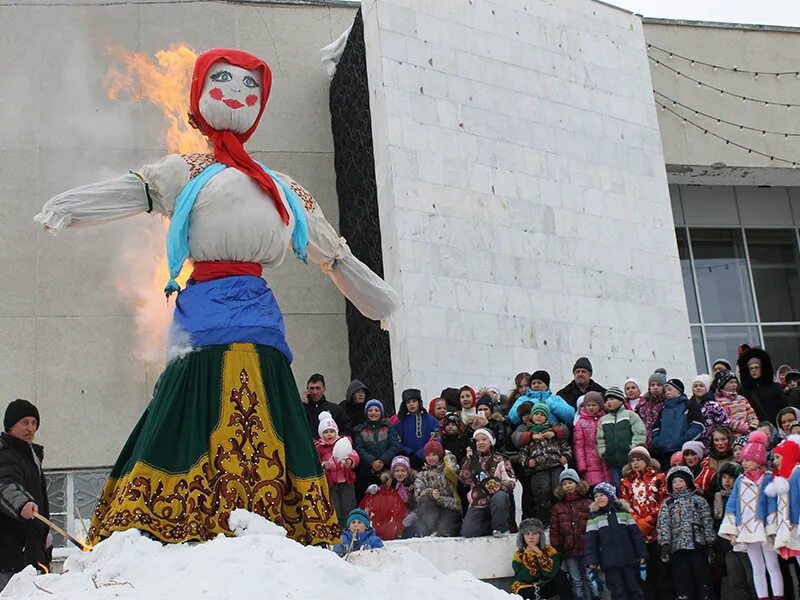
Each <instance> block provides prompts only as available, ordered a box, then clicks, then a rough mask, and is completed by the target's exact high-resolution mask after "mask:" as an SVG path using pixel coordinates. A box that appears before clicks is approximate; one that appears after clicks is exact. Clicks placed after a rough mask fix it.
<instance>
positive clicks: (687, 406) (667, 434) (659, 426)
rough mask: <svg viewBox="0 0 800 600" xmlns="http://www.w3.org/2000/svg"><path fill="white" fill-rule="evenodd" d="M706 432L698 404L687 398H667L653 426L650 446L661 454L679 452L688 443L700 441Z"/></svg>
mask: <svg viewBox="0 0 800 600" xmlns="http://www.w3.org/2000/svg"><path fill="white" fill-rule="evenodd" d="M704 431H705V422H704V421H703V413H702V411H701V410H700V406H699V405H698V404H697V402H692V401H690V400H689V399H688V398H687V397H686V396H678V397H677V398H667V399H666V400H664V408H663V409H662V410H661V416H660V417H659V418H658V421H656V423H655V425H654V426H653V431H652V433H651V436H650V446H651V447H652V448H654V449H656V450H659V451H661V452H677V451H678V450H680V449H681V448H682V447H683V444H685V443H686V442H690V441H692V440H699V439H700V438H701V437H702V435H703V432H704Z"/></svg>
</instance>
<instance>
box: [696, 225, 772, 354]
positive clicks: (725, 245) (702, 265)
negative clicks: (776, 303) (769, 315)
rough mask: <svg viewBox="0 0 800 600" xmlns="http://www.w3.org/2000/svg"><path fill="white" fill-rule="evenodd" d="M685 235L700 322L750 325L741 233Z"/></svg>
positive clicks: (719, 231) (713, 231) (752, 314)
mask: <svg viewBox="0 0 800 600" xmlns="http://www.w3.org/2000/svg"><path fill="white" fill-rule="evenodd" d="M689 233H690V236H691V240H692V252H693V253H694V268H695V273H696V274H697V285H698V287H699V288H700V304H701V306H702V309H703V321H704V322H706V323H743V322H754V321H755V320H756V315H755V308H754V307H753V296H752V293H751V289H750V278H749V275H748V272H747V260H746V257H745V251H744V242H743V241H742V231H741V230H740V229H697V228H694V229H690V230H689ZM707 335H708V333H707ZM709 343H710V340H709ZM712 354H714V353H713V352H712ZM726 356H727V355H726Z"/></svg>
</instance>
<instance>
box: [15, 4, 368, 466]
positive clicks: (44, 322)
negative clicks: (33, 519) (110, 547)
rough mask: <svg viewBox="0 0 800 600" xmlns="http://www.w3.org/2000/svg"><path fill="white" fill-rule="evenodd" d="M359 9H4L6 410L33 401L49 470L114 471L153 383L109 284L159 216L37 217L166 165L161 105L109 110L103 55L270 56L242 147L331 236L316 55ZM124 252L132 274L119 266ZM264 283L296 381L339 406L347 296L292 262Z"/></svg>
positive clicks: (141, 256)
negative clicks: (317, 215)
mask: <svg viewBox="0 0 800 600" xmlns="http://www.w3.org/2000/svg"><path fill="white" fill-rule="evenodd" d="M77 4H80V6H77ZM354 10H355V9H354V7H343V6H342V7H338V8H337V7H322V6H318V7H311V6H284V7H277V6H273V5H266V4H265V5H263V6H243V5H235V4H227V3H225V4H223V3H196V4H180V5H178V4H176V5H169V4H166V5H164V4H154V5H147V4H141V5H122V4H120V5H111V6H108V5H103V3H100V2H98V3H97V6H86V3H85V2H80V3H78V2H76V6H48V7H37V6H35V4H33V5H30V6H0V20H1V21H2V22H3V24H4V34H3V36H2V39H0V72H2V73H3V76H4V79H5V80H6V82H7V85H6V86H4V93H3V98H2V100H0V121H2V122H3V127H2V129H1V130H0V198H2V203H3V217H2V224H3V225H2V235H0V256H2V257H3V260H2V261H0V403H2V404H3V405H4V404H5V403H6V402H8V401H9V400H12V399H13V398H15V397H24V398H30V399H31V400H33V401H34V402H36V403H37V404H38V405H39V407H40V410H41V414H42V427H41V430H40V434H39V440H40V441H41V442H42V443H43V444H44V445H45V446H46V448H47V461H46V466H48V467H59V466H100V465H109V464H111V463H112V462H113V461H114V460H115V458H116V454H117V452H118V451H119V449H120V447H121V446H122V444H123V443H124V441H125V439H126V437H127V435H128V432H129V431H130V429H131V427H132V426H133V424H134V423H135V422H136V420H137V419H138V417H139V415H140V414H141V412H142V410H143V408H144V406H145V405H146V403H147V402H148V400H149V398H150V394H151V390H152V385H153V382H154V380H155V377H157V375H158V372H159V371H160V367H158V366H153V367H148V366H147V365H145V363H143V362H142V361H140V360H137V359H136V358H135V356H134V351H133V348H134V346H135V343H136V325H135V322H134V311H133V308H132V306H131V304H130V303H129V302H128V301H127V300H126V299H125V298H124V297H123V296H122V295H121V294H120V293H119V292H118V291H117V289H116V287H115V286H114V281H115V280H117V279H119V278H124V275H125V271H126V270H127V269H134V268H135V267H136V266H137V265H139V264H140V262H146V261H148V260H152V259H151V257H149V256H147V252H148V250H147V248H146V247H142V245H141V239H142V236H143V235H145V233H146V232H149V231H151V230H152V227H153V226H152V220H148V219H152V218H149V217H146V216H142V217H137V218H133V219H130V220H128V221H125V222H120V223H117V224H114V225H110V226H107V227H103V228H96V229H91V230H81V231H66V232H64V233H62V234H60V235H58V236H56V237H52V236H48V235H46V234H45V233H44V232H43V231H39V230H38V228H37V227H36V226H34V223H33V221H32V217H33V215H34V214H36V213H37V212H38V210H39V209H40V207H41V205H42V204H43V203H44V202H45V201H46V200H47V199H48V198H49V197H51V196H52V195H53V194H55V193H57V192H58V191H61V190H64V189H67V188H69V187H73V186H75V185H79V184H83V183H88V182H91V181H96V180H99V179H101V178H104V177H108V176H113V175H115V174H117V173H124V172H126V171H127V170H128V169H135V168H137V167H138V166H140V165H141V164H142V163H144V162H149V161H153V160H155V159H158V158H159V157H160V156H161V155H163V154H164V153H165V148H164V141H163V140H164V136H163V132H162V118H161V116H160V113H159V112H158V111H157V110H156V109H154V108H152V107H150V106H147V105H144V104H129V103H115V102H112V101H110V100H108V99H107V98H106V95H105V92H104V88H103V85H102V78H103V76H104V75H105V73H106V71H107V70H108V67H109V66H110V59H109V57H108V56H107V55H106V48H107V46H109V45H111V44H114V45H118V46H122V47H125V48H127V49H129V50H134V51H140V52H145V53H148V54H153V53H154V52H155V51H157V50H158V49H162V48H166V47H167V46H168V45H169V44H170V43H173V42H186V43H187V44H189V45H190V46H192V47H194V48H195V49H196V50H197V51H202V50H205V49H207V48H209V47H214V46H230V47H235V48H242V49H246V50H249V51H251V52H253V53H255V54H257V55H259V56H262V57H264V58H265V59H266V60H267V61H268V62H269V63H270V65H271V67H272V69H273V81H274V83H273V91H272V96H271V99H270V102H269V104H268V106H267V110H266V113H265V117H264V119H263V121H262V125H261V127H260V129H259V131H258V132H257V133H256V134H255V135H254V137H253V138H252V140H251V141H250V143H249V144H248V148H249V149H250V151H251V152H253V153H254V154H255V155H256V156H257V158H259V159H261V160H263V161H265V162H266V163H267V164H269V165H271V166H272V167H273V168H275V169H278V170H281V171H285V172H287V173H290V174H292V175H293V176H294V177H295V178H296V179H297V180H298V181H300V182H302V183H303V184H304V185H306V186H307V188H308V189H309V190H310V191H311V192H312V193H313V194H314V195H315V196H316V198H317V200H318V201H319V203H320V205H321V206H322V207H323V210H324V211H325V213H326V215H327V217H328V218H329V220H331V222H332V223H333V224H334V226H336V224H337V223H338V201H337V197H336V189H335V180H334V170H333V155H332V152H333V143H332V139H331V132H330V114H329V110H328V78H327V74H326V73H325V71H324V69H323V68H322V66H321V65H320V63H319V55H318V50H319V48H321V47H322V46H324V45H326V44H328V43H330V41H332V40H333V39H335V38H336V37H337V36H338V35H339V34H340V33H341V32H342V31H343V30H344V29H345V28H346V27H347V26H348V25H349V24H350V22H351V21H352V18H353V15H354ZM124 249H127V251H128V255H127V256H128V259H127V262H126V261H122V260H121V259H120V258H119V257H120V256H121V255H122V252H123V250H124ZM112 270H113V271H115V273H112ZM266 277H267V279H268V280H269V282H270V284H271V286H272V287H273V289H275V291H276V295H277V298H278V301H279V302H280V304H281V307H282V308H283V311H284V314H285V316H286V324H287V330H288V337H289V343H290V345H291V347H292V348H293V350H294V352H295V356H296V357H297V360H296V361H295V363H294V371H295V374H296V376H297V377H298V380H299V383H301V384H303V385H304V383H305V379H306V378H307V377H308V375H310V374H311V373H313V372H315V371H319V372H322V373H325V374H326V375H328V381H329V386H328V389H329V395H330V396H332V397H334V398H338V397H339V396H343V394H344V391H343V390H344V387H345V385H346V383H347V381H348V380H349V367H348V364H347V335H346V327H345V320H344V300H343V299H342V298H341V296H340V295H339V293H338V291H337V290H336V289H335V288H334V286H333V285H332V284H331V283H330V282H329V281H328V279H327V277H326V276H324V275H323V274H321V273H320V272H319V271H318V270H317V269H316V268H314V267H305V266H303V265H301V264H300V263H298V262H297V261H295V260H294V259H293V258H287V261H286V263H285V264H284V265H283V266H282V267H281V268H279V269H277V270H276V271H275V272H271V273H267V274H266ZM152 293H153V294H159V292H158V289H157V288H155V287H154V288H153V291H152Z"/></svg>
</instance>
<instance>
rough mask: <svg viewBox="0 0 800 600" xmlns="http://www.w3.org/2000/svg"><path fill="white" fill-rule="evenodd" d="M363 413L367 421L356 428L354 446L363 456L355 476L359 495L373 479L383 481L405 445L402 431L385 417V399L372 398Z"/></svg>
mask: <svg viewBox="0 0 800 600" xmlns="http://www.w3.org/2000/svg"><path fill="white" fill-rule="evenodd" d="M364 414H365V418H366V421H365V422H363V423H361V424H360V425H358V426H357V427H356V429H355V431H354V432H353V446H354V448H355V449H356V452H358V457H359V458H360V459H361V464H359V466H358V477H357V478H356V498H357V499H360V498H362V497H363V496H364V491H365V490H366V489H367V488H368V487H369V486H370V485H372V484H373V483H374V484H376V485H379V484H380V482H381V481H380V474H381V472H382V471H384V470H386V469H388V468H389V465H391V464H392V459H393V458H394V457H395V456H397V455H398V454H399V453H400V450H401V449H402V446H401V444H400V434H399V433H397V430H396V429H395V428H394V427H392V426H391V424H389V420H388V419H384V418H383V402H381V401H380V400H375V399H374V398H373V399H372V400H369V401H368V402H367V403H366V404H365V405H364Z"/></svg>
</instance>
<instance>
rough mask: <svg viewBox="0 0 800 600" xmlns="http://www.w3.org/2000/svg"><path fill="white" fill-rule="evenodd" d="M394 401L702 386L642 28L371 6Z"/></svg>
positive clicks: (523, 7) (574, 5)
mask: <svg viewBox="0 0 800 600" xmlns="http://www.w3.org/2000/svg"><path fill="white" fill-rule="evenodd" d="M362 8H363V11H364V22H365V40H366V45H367V51H368V54H367V57H368V58H367V67H368V75H369V82H370V89H371V92H372V96H373V97H372V129H373V136H374V139H375V162H376V174H377V177H376V179H377V182H378V200H379V207H380V219H381V226H382V228H383V235H384V237H383V252H384V267H385V273H386V277H387V279H388V281H389V282H390V283H391V284H392V285H394V286H395V288H396V289H398V290H399V291H400V294H401V296H402V306H401V308H400V310H399V311H398V314H397V315H396V318H395V319H394V324H393V330H392V333H391V340H392V342H391V343H392V365H393V371H394V377H395V380H396V386H397V388H403V387H405V386H409V385H411V384H414V385H415V386H420V387H421V388H422V390H423V394H427V395H428V396H430V395H432V394H434V393H436V392H438V390H440V389H442V388H443V387H444V386H445V385H454V384H461V383H463V382H472V383H474V384H482V383H490V382H492V381H498V382H507V381H509V380H510V379H511V378H512V377H513V375H514V374H515V373H516V372H517V371H520V370H522V369H533V368H546V369H549V370H550V371H551V373H553V374H554V380H553V386H559V385H562V384H564V383H566V381H565V380H564V379H565V377H564V375H566V374H569V373H570V372H571V367H572V364H573V362H574V360H575V358H576V357H578V356H580V355H582V354H588V355H589V356H590V357H591V359H592V360H593V362H594V364H595V374H596V376H597V378H598V379H599V380H600V381H602V382H604V383H606V384H612V383H615V384H621V383H622V382H623V381H624V378H625V376H627V375H629V374H638V375H639V376H645V375H646V374H647V373H650V372H652V369H653V368H654V367H656V366H659V365H662V366H666V367H667V369H668V370H669V371H670V372H671V373H674V374H676V375H680V376H684V377H686V376H689V374H690V373H693V369H694V367H693V360H692V347H691V344H690V342H689V329H688V319H687V314H686V305H685V300H684V296H683V289H682V284H681V274H680V266H679V263H678V260H677V250H676V244H675V237H674V231H673V224H672V216H671V214H670V202H669V195H668V190H667V181H666V176H665V172H664V160H663V155H662V153H661V142H660V139H659V132H658V123H657V120H656V112H655V107H654V105H653V99H652V93H651V81H650V72H649V69H648V64H647V58H646V56H645V52H644V47H645V42H644V37H643V34H642V26H641V21H640V20H639V18H638V17H634V16H630V15H628V14H626V13H625V12H623V11H620V10H616V9H614V8H611V7H609V6H606V5H602V4H598V3H593V2H586V1H583V0H566V1H559V2H549V1H546V0H510V1H509V0H506V1H503V2H500V1H497V2H493V1H490V0H485V1H483V2H474V3H470V2H468V1H467V0H441V1H440V2H435V3H429V2H421V1H417V2H409V1H408V0H402V1H401V0H368V1H366V2H364V3H363V7H362Z"/></svg>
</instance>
